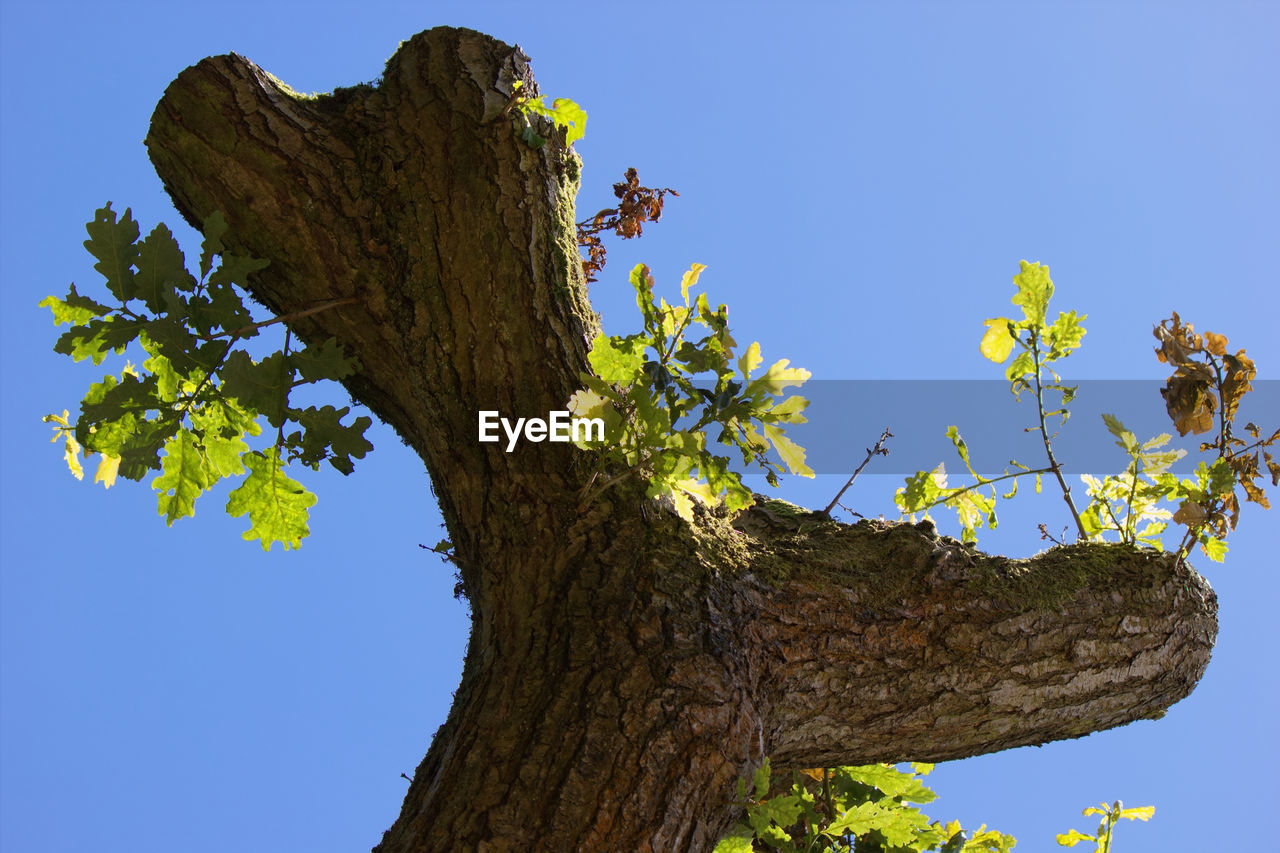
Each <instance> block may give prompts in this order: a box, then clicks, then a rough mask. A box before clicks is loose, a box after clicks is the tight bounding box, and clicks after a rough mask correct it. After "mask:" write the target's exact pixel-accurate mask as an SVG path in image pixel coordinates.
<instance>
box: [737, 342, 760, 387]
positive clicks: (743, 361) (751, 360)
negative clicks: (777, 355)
mask: <svg viewBox="0 0 1280 853" xmlns="http://www.w3.org/2000/svg"><path fill="white" fill-rule="evenodd" d="M763 361H764V358H763V356H761V355H760V342H759V341H752V342H751V346H749V347H747V351H746V352H744V353H743V354H742V355H740V356H738V373H740V374H742V378H743V379H750V378H751V371H753V370H755V369H756V368H757V367H759V366H760V364H761V363H762V362H763Z"/></svg>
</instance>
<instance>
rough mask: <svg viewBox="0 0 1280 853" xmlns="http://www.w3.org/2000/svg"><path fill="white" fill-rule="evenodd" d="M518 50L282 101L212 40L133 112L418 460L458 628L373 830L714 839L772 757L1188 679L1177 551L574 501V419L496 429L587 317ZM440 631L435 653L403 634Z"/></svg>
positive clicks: (588, 842) (626, 846)
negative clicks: (545, 437)
mask: <svg viewBox="0 0 1280 853" xmlns="http://www.w3.org/2000/svg"><path fill="white" fill-rule="evenodd" d="M516 80H523V81H525V84H526V85H527V86H530V87H532V86H533V85H534V83H533V80H532V77H531V76H530V73H529V70H528V60H527V57H525V56H524V55H523V54H522V53H521V52H520V51H519V49H518V48H511V47H508V46H506V45H503V44H501V43H499V42H497V41H495V40H493V39H491V38H489V37H487V36H483V35H481V34H479V33H474V32H470V31H466V30H453V29H437V30H431V31H429V32H426V33H423V34H420V35H418V36H415V37H414V38H413V39H411V40H410V41H408V42H406V43H405V44H404V45H402V46H401V48H400V50H399V51H398V52H397V53H396V55H395V56H394V57H393V58H392V59H391V60H390V61H389V62H388V65H387V69H386V72H385V74H384V76H383V78H382V80H381V81H380V83H379V84H378V85H376V86H374V85H363V86H357V87H354V88H352V89H346V90H339V91H337V92H335V93H333V94H332V95H326V96H319V97H314V98H313V97H300V96H298V95H296V94H295V93H292V92H291V91H289V90H288V89H287V88H286V87H284V86H283V84H281V83H280V82H279V81H277V80H275V79H274V78H272V77H271V76H270V75H268V74H266V73H265V72H263V71H262V70H261V69H259V68H257V67H256V66H255V65H253V64H252V63H251V62H249V61H248V60H246V59H244V58H242V57H239V56H236V55H234V54H232V55H228V56H220V57H214V58H210V59H206V60H204V61H202V62H200V63H199V64H198V65H196V66H193V67H192V68H189V69H187V70H186V71H184V72H183V73H182V74H181V75H180V76H179V77H178V78H177V79H176V80H175V81H174V82H173V83H172V84H171V85H170V86H169V88H168V89H167V91H166V92H165V94H164V97H163V99H162V100H161V102H160V104H159V106H158V107H157V109H156V112H155V116H154V118H153V120H152V126H151V131H150V134H149V135H148V137H147V144H148V146H149V149H150V152H151V156H152V160H153V161H154V163H155V165H156V169H157V171H158V172H159V173H160V175H161V177H162V179H163V180H164V182H165V185H166V187H167V188H168V190H169V192H170V194H171V195H172V196H173V198H174V201H175V203H176V204H177V206H178V208H179V210H181V211H182V212H183V214H184V215H185V216H187V218H188V219H189V220H191V221H192V222H193V223H199V222H200V221H202V220H203V218H204V217H205V216H207V215H208V214H210V213H211V212H213V211H215V210H220V211H222V212H223V214H224V215H225V216H226V217H227V219H228V221H229V222H230V223H231V225H232V229H233V231H234V234H235V238H236V240H238V245H236V246H234V248H237V249H239V250H240V251H246V252H249V253H252V254H254V255H256V256H259V257H263V258H267V259H269V260H270V261H271V266H270V267H268V268H267V269H266V270H264V271H263V272H262V273H260V274H258V276H257V277H256V278H255V279H254V280H253V281H252V282H250V287H251V289H252V292H253V295H254V296H255V297H256V298H258V299H259V300H260V301H262V302H263V303H264V304H266V305H267V306H268V307H270V308H271V309H272V310H274V311H277V312H280V313H288V312H296V311H300V310H303V309H306V308H308V307H309V306H314V305H317V304H319V303H322V302H325V301H328V300H333V299H341V298H354V299H355V300H356V301H355V302H354V303H351V304H346V305H343V306H340V307H336V308H332V309H330V310H326V311H321V312H318V313H314V314H311V315H308V316H306V317H304V318H302V319H300V320H298V321H296V323H294V324H293V328H294V331H295V332H296V333H297V334H298V335H300V336H301V337H303V338H304V339H309V340H311V339H319V338H327V337H330V336H332V337H335V338H337V340H338V341H339V343H341V344H342V346H343V347H344V348H345V349H346V350H347V352H349V353H351V354H353V355H355V356H357V357H358V358H359V359H360V361H361V364H362V369H361V371H360V373H359V375H357V376H356V377H355V378H353V379H352V380H351V381H350V382H349V384H348V387H349V388H350V390H351V391H352V393H353V394H354V395H356V397H357V398H359V399H360V400H362V401H363V402H364V403H366V404H367V405H368V406H369V407H370V408H372V409H373V410H374V412H375V413H377V414H378V415H379V416H380V417H381V418H382V419H383V420H385V421H386V422H387V423H389V424H391V425H392V426H393V427H394V428H395V429H396V430H397V431H398V432H399V433H400V435H401V436H402V437H403V438H404V439H405V441H406V442H408V443H409V444H410V445H411V446H412V447H413V448H414V449H415V450H416V451H417V452H418V453H419V454H420V455H421V457H422V458H423V460H424V462H425V463H426V466H427V470H428V472H429V474H430V476H431V479H432V482H433V483H434V485H435V490H436V492H437V495H438V496H439V499H440V504H441V508H442V510H443V513H444V516H445V519H446V521H447V523H448V525H449V530H450V535H451V538H452V541H453V542H454V543H455V546H456V553H457V557H458V561H459V564H460V567H461V570H462V573H463V577H464V581H465V583H466V587H467V591H468V593H469V595H470V599H471V604H472V609H473V628H472V635H471V641H470V644H469V647H468V651H467V658H466V663H465V668H464V674H463V680H462V684H461V686H460V687H459V690H458V692H457V695H456V700H455V703H454V706H453V709H452V711H451V713H450V715H449V718H448V721H447V722H446V723H445V725H444V726H443V727H441V729H440V730H439V731H438V732H437V733H436V736H435V738H434V740H433V741H432V743H431V747H430V751H429V752H428V753H427V756H426V758H425V759H424V760H423V762H422V764H421V766H420V767H419V768H418V770H417V773H416V775H415V778H414V781H413V784H412V785H411V786H410V790H409V793H408V796H407V797H406V799H405V803H404V806H403V809H402V811H401V814H400V817H399V819H398V820H397V821H396V823H395V824H394V826H392V828H391V829H390V830H389V831H388V832H387V833H386V834H385V835H384V838H383V840H382V843H381V844H380V845H379V846H378V848H377V849H378V850H380V851H383V853H399V851H428V850H431V851H435V850H485V851H508V850H512V851H514V850H521V851H524V850H546V851H574V850H577V851H594V850H619V851H622V850H656V851H698V850H709V849H710V847H711V845H713V844H714V842H715V840H716V838H717V837H718V836H719V834H720V833H721V832H722V830H723V829H724V827H725V826H726V824H727V822H728V821H729V820H730V819H731V817H732V808H731V804H730V797H731V794H732V791H733V787H734V782H735V780H736V779H737V778H738V777H739V776H742V775H744V774H746V773H748V772H749V771H750V770H751V769H752V768H753V767H754V766H755V765H756V764H757V763H758V762H759V761H760V759H761V758H762V757H764V756H765V755H770V756H772V757H773V759H774V761H775V763H776V764H778V765H780V766H784V767H786V766H791V767H807V766H822V765H836V764H860V763H867V762H871V761H898V760H905V759H916V760H941V759H950V758H959V757H963V756H968V755H976V754H979V753H984V752H990V751H993V750H998V749H1005V748H1008V747H1011V746H1018V745H1023V744H1031V743H1042V742H1045V741H1049V740H1053V739H1057V738H1066V737H1077V736H1080V735H1083V734H1086V733H1088V732H1091V731H1096V730H1099V729H1104V728H1108V727H1111V726H1116V725H1121V724H1124V723H1126V722H1130V721H1132V720H1135V719H1141V718H1146V717H1155V716H1159V715H1160V714H1161V713H1162V712H1163V710H1164V709H1165V708H1167V707H1168V706H1169V705H1170V704H1172V703H1173V702H1176V701H1178V700H1179V699H1181V698H1182V697H1184V696H1186V695H1187V694H1188V693H1189V692H1190V691H1191V689H1192V688H1193V687H1194V685H1195V683H1196V682H1197V680H1198V679H1199V677H1200V675H1201V674H1202V673H1203V671H1204V668H1205V666H1206V665H1207V663H1208V660H1209V653H1210V650H1211V648H1212V645H1213V641H1214V637H1215V634H1216V609H1217V605H1216V599H1215V597H1214V594H1213V592H1212V590H1210V589H1209V587H1208V585H1207V584H1206V583H1205V582H1204V581H1203V579H1202V578H1200V577H1199V575H1197V574H1195V572H1193V571H1191V570H1190V569H1188V568H1185V567H1179V566H1177V565H1175V563H1174V561H1173V560H1172V559H1170V558H1168V557H1165V556H1156V555H1151V554H1137V553H1133V552H1130V551H1127V550H1125V549H1121V548H1118V547H1103V546H1079V547H1072V548H1064V549H1055V550H1053V551H1051V552H1048V553H1047V554H1044V555H1041V556H1039V557H1037V558H1034V559H1032V560H1028V561H1022V562H1017V561H1010V560H1006V559H1004V558H1000V557H990V556H986V555H982V554H980V553H978V552H976V551H973V550H970V549H967V548H965V547H963V546H961V545H959V543H956V542H954V541H953V540H948V539H945V538H942V539H940V538H938V537H936V536H935V535H934V534H933V532H932V530H931V529H930V528H927V527H924V528H917V527H912V526H907V525H882V524H873V523H870V522H863V523H860V524H858V525H855V526H845V525H839V524H836V523H834V522H830V521H827V520H825V519H824V518H823V517H820V516H816V515H806V514H805V513H803V512H799V511H795V510H794V509H789V508H786V507H784V506H782V505H781V504H777V503H772V504H766V505H763V506H761V507H759V508H757V509H753V510H751V511H749V512H747V513H745V514H743V515H741V516H739V517H738V518H736V519H726V518H720V517H717V516H715V515H712V514H704V515H701V516H699V518H698V519H697V521H696V522H695V523H693V524H686V523H685V522H682V521H681V520H679V519H678V518H676V517H674V516H672V515H671V514H669V513H668V512H666V511H665V510H664V509H663V508H662V507H661V506H660V505H657V504H653V503H646V502H645V501H644V500H643V499H642V498H641V495H640V492H638V491H637V490H635V489H632V488H627V487H625V486H624V487H621V488H617V489H614V490H612V491H611V492H610V493H608V494H607V495H606V496H605V498H603V499H602V500H600V501H599V502H597V503H595V504H593V505H592V506H590V507H585V508H583V507H580V506H579V503H578V495H579V491H580V488H581V486H582V485H583V482H584V479H585V477H586V472H587V471H588V470H589V465H588V464H587V460H585V459H584V458H582V457H583V454H582V453H580V452H579V451H576V450H573V449H572V448H571V447H570V446H569V445H564V444H548V443H543V444H525V445H522V447H521V448H520V450H519V451H518V452H516V453H511V454H507V453H504V452H503V450H502V449H501V448H500V447H498V446H497V445H494V444H481V443H479V442H478V441H477V440H476V418H477V415H476V413H477V411H478V410H480V409H497V410H499V411H501V412H502V413H503V414H504V415H507V416H534V415H539V416H541V415H545V413H547V412H548V411H551V410H556V409H561V408H563V406H564V403H565V401H566V400H567V399H568V397H569V396H570V394H571V393H572V392H573V391H574V390H575V389H576V387H577V384H578V383H577V377H578V374H579V373H580V372H582V371H584V370H587V369H588V367H587V361H586V353H587V350H588V347H589V342H590V339H591V337H592V336H593V335H594V333H595V331H596V328H597V325H596V320H595V317H594V315H593V314H592V312H591V310H590V308H589V305H588V303H587V300H586V289H585V283H584V281H583V277H582V274H581V270H580V268H579V266H578V263H577V251H576V247H575V242H574V226H573V220H574V216H573V212H574V209H573V199H574V195H575V193H576V190H577V174H578V160H577V158H576V156H575V155H574V154H573V153H572V151H571V150H569V149H567V148H566V146H565V145H564V144H563V136H562V135H560V136H557V134H556V133H555V132H554V131H552V130H551V129H550V128H549V127H548V128H546V129H545V133H546V135H549V136H551V141H550V142H549V144H548V145H546V146H545V147H544V148H542V149H541V150H537V151H535V150H533V149H531V148H529V147H528V146H526V145H524V144H523V143H521V142H520V141H519V139H518V133H517V126H516V124H515V123H514V121H515V120H514V119H513V118H512V117H511V116H510V115H507V114H504V109H505V107H506V106H507V104H508V101H509V98H510V95H511V92H512V84H513V83H514V82H515V81H516ZM429 653H430V650H426V649H424V654H429Z"/></svg>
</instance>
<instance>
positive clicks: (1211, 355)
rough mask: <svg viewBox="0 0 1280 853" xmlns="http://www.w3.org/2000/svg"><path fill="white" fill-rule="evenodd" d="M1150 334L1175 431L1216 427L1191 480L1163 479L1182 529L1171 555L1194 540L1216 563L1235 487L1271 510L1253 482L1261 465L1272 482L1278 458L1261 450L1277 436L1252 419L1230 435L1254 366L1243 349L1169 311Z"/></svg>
mask: <svg viewBox="0 0 1280 853" xmlns="http://www.w3.org/2000/svg"><path fill="white" fill-rule="evenodd" d="M1153 334H1154V335H1155V337H1156V340H1157V341H1159V343H1160V346H1159V347H1157V348H1156V358H1157V359H1159V360H1160V362H1161V363H1162V364H1169V365H1171V366H1172V367H1173V374H1172V375H1171V376H1170V377H1169V378H1168V379H1167V380H1166V381H1165V387H1164V388H1162V389H1160V393H1161V396H1163V397H1164V403H1165V410H1166V411H1167V412H1168V413H1169V418H1170V420H1172V421H1173V425H1174V427H1175V428H1176V429H1177V430H1178V434H1179V435H1186V434H1187V433H1192V434H1194V435H1202V434H1204V433H1207V432H1211V431H1214V430H1215V429H1216V435H1215V436H1214V437H1213V438H1212V439H1211V440H1209V441H1204V442H1201V444H1200V451H1201V452H1202V453H1203V452H1206V451H1214V452H1216V453H1217V458H1216V459H1215V460H1214V461H1213V463H1212V464H1210V465H1207V466H1206V465H1205V464H1204V463H1203V462H1202V463H1201V464H1200V466H1199V468H1197V470H1196V477H1195V479H1194V480H1175V479H1173V478H1166V484H1167V487H1168V492H1169V497H1170V499H1179V498H1180V499H1181V504H1180V505H1179V507H1178V510H1177V512H1175V513H1174V514H1173V520H1174V521H1176V522H1178V523H1179V524H1183V525H1186V527H1187V533H1186V535H1185V536H1184V538H1183V542H1182V545H1181V546H1180V547H1179V553H1180V554H1182V555H1185V554H1186V552H1187V551H1188V550H1189V549H1190V548H1191V546H1192V545H1193V544H1195V543H1197V542H1198V543H1199V544H1200V546H1201V549H1202V550H1203V551H1204V552H1205V553H1206V554H1208V555H1209V557H1211V558H1213V559H1217V560H1221V559H1222V555H1223V554H1224V553H1225V552H1226V544H1225V541H1224V540H1225V539H1226V536H1227V532H1228V531H1229V530H1234V529H1235V526H1236V522H1237V521H1239V518H1240V501H1239V499H1238V497H1237V496H1236V487H1237V486H1239V487H1240V488H1241V489H1243V490H1244V494H1245V500H1246V501H1252V502H1253V503H1256V504H1258V505H1260V506H1261V507H1262V508H1263V509H1270V507H1271V503H1270V501H1268V499H1267V496H1266V492H1265V491H1264V490H1263V489H1262V487H1261V486H1259V485H1258V483H1257V480H1258V478H1259V477H1261V476H1262V471H1261V468H1262V467H1263V466H1265V467H1266V469H1267V473H1269V474H1270V475H1271V485H1273V486H1275V485H1280V463H1277V462H1276V461H1275V459H1274V458H1273V457H1272V455H1271V452H1270V451H1269V450H1267V449H1266V448H1268V447H1272V446H1273V445H1274V444H1275V443H1276V442H1277V441H1278V440H1280V429H1277V430H1276V431H1275V432H1273V433H1272V434H1271V435H1270V436H1268V437H1266V438H1263V437H1262V431H1261V430H1260V429H1259V428H1258V426H1257V425H1256V424H1253V423H1247V424H1245V426H1244V431H1245V432H1246V433H1247V435H1248V437H1249V438H1250V439H1252V441H1247V440H1245V439H1243V438H1240V437H1239V436H1237V435H1236V434H1235V429H1236V425H1235V418H1236V414H1237V412H1238V411H1239V408H1240V401H1241V400H1242V399H1243V398H1244V395H1245V394H1247V393H1249V391H1251V390H1252V389H1253V379H1254V378H1255V377H1256V376H1257V368H1256V367H1255V366H1254V363H1253V361H1252V360H1251V359H1250V358H1249V357H1248V356H1247V355H1246V354H1245V351H1244V350H1243V349H1242V350H1239V351H1237V352H1236V353H1234V354H1233V353H1230V352H1228V351H1227V338H1226V336H1225V335H1217V334H1214V333H1213V332H1205V333H1204V334H1203V335H1200V334H1197V333H1196V331H1195V327H1194V326H1193V325H1192V324H1191V323H1183V322H1182V318H1181V317H1179V316H1178V313H1177V312H1176V311H1175V312H1173V316H1172V317H1170V318H1169V319H1167V320H1163V321H1161V323H1160V325H1158V326H1156V327H1155V328H1154V330H1153Z"/></svg>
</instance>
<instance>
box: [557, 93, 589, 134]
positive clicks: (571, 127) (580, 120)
mask: <svg viewBox="0 0 1280 853" xmlns="http://www.w3.org/2000/svg"><path fill="white" fill-rule="evenodd" d="M551 117H552V120H554V121H555V123H556V124H558V125H560V126H562V127H564V128H565V130H566V133H565V142H566V143H568V144H569V145H572V144H573V143H575V142H577V141H578V140H579V139H581V138H582V137H583V136H584V135H586V132H587V111H586V110H584V109H583V108H582V107H580V106H578V105H577V104H576V103H575V102H573V101H571V100H569V99H568V98H556V99H555V100H554V101H552V102H551Z"/></svg>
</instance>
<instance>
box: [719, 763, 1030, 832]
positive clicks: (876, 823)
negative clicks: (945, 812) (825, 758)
mask: <svg viewBox="0 0 1280 853" xmlns="http://www.w3.org/2000/svg"><path fill="white" fill-rule="evenodd" d="M932 769H933V765H931V764H912V765H911V770H910V772H904V771H902V770H899V769H897V768H896V767H894V766H893V765H891V764H868V765H865V766H861V767H834V768H826V769H819V770H805V771H801V772H798V773H793V774H792V780H791V784H790V785H789V786H778V785H776V784H775V783H774V782H773V780H772V779H771V769H770V766H769V760H768V759H765V761H764V763H763V765H762V766H761V767H760V769H759V770H757V771H756V772H755V774H754V776H753V778H752V782H751V786H750V790H748V786H747V784H746V781H745V780H739V781H738V802H739V805H740V806H741V807H742V808H743V809H744V810H745V813H746V815H745V816H746V820H745V821H744V822H741V823H738V824H736V825H735V826H734V827H733V828H732V829H731V830H730V833H729V835H728V836H726V837H725V838H724V839H722V840H721V841H720V842H719V843H718V844H717V845H716V847H715V853H752V851H757V850H779V851H784V853H820V851H821V852H822V853H826V851H830V853H852V851H854V850H856V851H858V853H924V851H938V852H939V853H962V851H967V853H975V851H989V853H1005V851H1009V850H1012V849H1013V847H1014V845H1015V844H1016V843H1017V841H1016V839H1014V838H1013V836H1011V835H1005V834H1003V833H1000V832H996V831H994V830H988V829H987V828H986V826H985V825H984V826H981V827H979V828H978V829H977V830H976V831H974V832H973V833H972V834H970V833H967V832H965V831H964V830H963V829H962V828H961V826H960V824H959V823H958V822H957V821H950V822H948V823H942V822H940V821H931V820H930V819H929V818H928V816H927V815H925V814H924V813H923V812H922V811H921V810H920V809H919V808H918V805H922V804H925V803H929V802H932V801H933V800H934V799H936V798H937V795H936V794H935V793H934V792H933V791H932V790H930V789H929V788H928V787H927V786H926V785H925V784H924V783H923V781H922V779H923V778H924V776H926V775H928V773H929V772H931V771H932Z"/></svg>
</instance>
